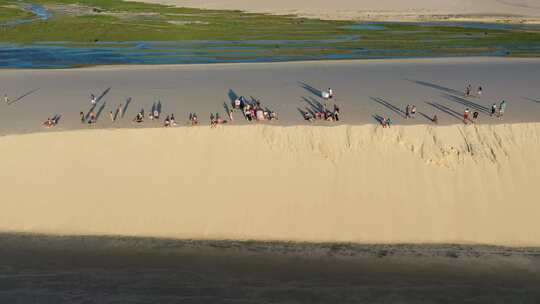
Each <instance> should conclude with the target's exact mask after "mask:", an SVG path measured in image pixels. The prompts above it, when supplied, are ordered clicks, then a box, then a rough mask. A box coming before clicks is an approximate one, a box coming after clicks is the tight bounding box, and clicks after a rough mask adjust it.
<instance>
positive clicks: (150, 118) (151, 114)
mask: <svg viewBox="0 0 540 304" xmlns="http://www.w3.org/2000/svg"><path fill="white" fill-rule="evenodd" d="M148 120H150V121H153V120H154V114H153V113H148Z"/></svg>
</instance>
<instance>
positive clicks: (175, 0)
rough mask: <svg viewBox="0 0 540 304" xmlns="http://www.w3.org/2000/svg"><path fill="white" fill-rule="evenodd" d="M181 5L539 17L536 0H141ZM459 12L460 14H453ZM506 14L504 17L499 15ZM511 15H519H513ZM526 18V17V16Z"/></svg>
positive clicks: (340, 14) (349, 15) (332, 15)
mask: <svg viewBox="0 0 540 304" xmlns="http://www.w3.org/2000/svg"><path fill="white" fill-rule="evenodd" d="M141 1H142V2H151V3H161V4H168V5H176V6H183V7H196V8H211V9H229V10H230V9H235V10H244V11H250V12H263V13H274V14H298V15H300V16H306V17H316V18H323V19H360V20H424V19H437V17H436V16H439V17H443V16H444V18H448V19H456V20H460V19H462V20H484V21H505V20H507V21H514V22H515V21H519V20H520V19H523V17H535V18H534V19H538V17H540V3H539V2H538V1H536V0H474V1H471V0H408V1H403V0H335V1H331V2H329V1H324V0H295V1H285V0H272V1H265V0H141ZM456 15H459V16H456ZM502 16H505V17H502ZM511 16H514V17H516V16H521V17H520V18H515V19H514V18H512V17H511ZM525 19H526V18H525Z"/></svg>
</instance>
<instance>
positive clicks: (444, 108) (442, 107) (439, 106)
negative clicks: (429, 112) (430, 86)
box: [426, 102, 462, 120]
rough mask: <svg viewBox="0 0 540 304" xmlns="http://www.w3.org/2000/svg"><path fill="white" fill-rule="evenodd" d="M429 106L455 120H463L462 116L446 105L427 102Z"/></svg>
mask: <svg viewBox="0 0 540 304" xmlns="http://www.w3.org/2000/svg"><path fill="white" fill-rule="evenodd" d="M426 104H427V105H430V106H432V107H434V108H435V109H437V110H439V111H441V112H443V113H445V114H448V115H450V116H452V117H454V118H455V119H458V120H462V117H461V114H460V113H459V112H457V111H455V110H453V109H451V108H449V107H447V106H445V105H442V104H440V103H437V102H426Z"/></svg>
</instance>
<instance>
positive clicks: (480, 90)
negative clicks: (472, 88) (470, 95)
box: [477, 86, 483, 97]
mask: <svg viewBox="0 0 540 304" xmlns="http://www.w3.org/2000/svg"><path fill="white" fill-rule="evenodd" d="M482 92H483V90H482V86H479V87H478V91H477V94H478V97H480V96H482Z"/></svg>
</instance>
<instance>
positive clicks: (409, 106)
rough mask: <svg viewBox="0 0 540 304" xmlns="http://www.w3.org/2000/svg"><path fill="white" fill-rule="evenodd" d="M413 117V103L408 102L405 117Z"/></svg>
mask: <svg viewBox="0 0 540 304" xmlns="http://www.w3.org/2000/svg"><path fill="white" fill-rule="evenodd" d="M409 118H411V105H410V104H408V105H407V106H406V107H405V119H409Z"/></svg>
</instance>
